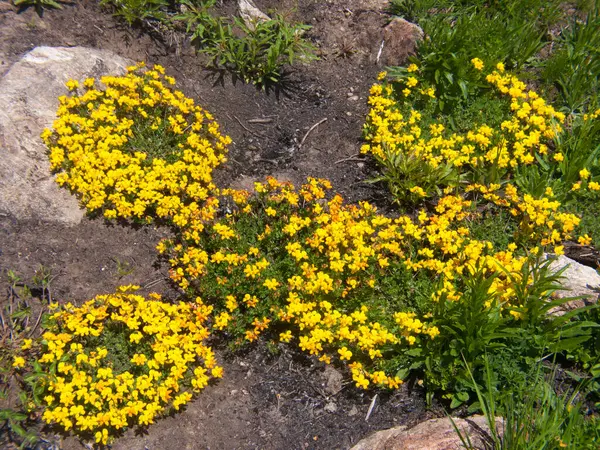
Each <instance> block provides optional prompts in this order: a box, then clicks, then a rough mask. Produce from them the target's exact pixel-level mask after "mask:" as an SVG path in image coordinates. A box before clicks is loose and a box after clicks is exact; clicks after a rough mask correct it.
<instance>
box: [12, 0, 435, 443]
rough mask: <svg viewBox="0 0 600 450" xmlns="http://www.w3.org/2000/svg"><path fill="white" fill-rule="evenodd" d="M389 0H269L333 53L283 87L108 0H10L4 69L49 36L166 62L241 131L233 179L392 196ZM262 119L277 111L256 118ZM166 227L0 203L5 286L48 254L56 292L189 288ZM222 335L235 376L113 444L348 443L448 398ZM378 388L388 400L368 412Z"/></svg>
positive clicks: (229, 177) (230, 130)
mask: <svg viewBox="0 0 600 450" xmlns="http://www.w3.org/2000/svg"><path fill="white" fill-rule="evenodd" d="M235 3H236V2H234V1H231V0H229V1H228V0H224V1H222V2H221V5H220V11H221V12H223V13H233V11H234V8H235ZM385 3H386V2H382V1H376V0H362V1H361V0H327V1H320V2H316V1H313V0H307V1H294V0H285V1H282V2H277V1H270V0H265V1H260V0H258V1H256V4H257V6H258V7H259V8H260V9H261V10H263V11H268V10H269V9H271V8H274V9H276V10H277V11H279V12H283V13H289V14H290V15H291V16H292V17H293V18H295V19H296V20H298V21H302V22H304V23H309V24H310V25H312V26H313V28H312V30H311V31H310V33H309V35H308V36H309V38H310V39H311V40H312V41H313V42H314V44H315V45H316V46H317V48H318V53H319V57H320V58H319V60H318V61H316V62H314V63H311V64H310V65H308V66H297V67H295V68H294V69H293V70H292V71H290V73H289V74H288V75H287V76H286V79H285V82H284V83H283V84H282V86H280V87H279V88H277V89H271V90H268V91H263V90H258V89H256V88H255V87H253V86H251V85H245V84H243V83H241V82H234V81H233V80H232V79H231V77H230V76H227V75H226V76H224V77H222V78H219V77H218V76H217V75H216V74H214V73H213V72H209V71H206V70H205V69H203V64H202V60H201V59H200V58H199V57H197V56H195V55H194V52H193V49H192V48H191V46H190V45H189V42H186V41H185V40H182V39H180V38H179V37H177V36H171V37H168V38H166V39H161V38H159V37H157V36H155V35H154V36H153V35H152V34H151V33H149V32H148V31H147V30H140V29H131V28H129V27H127V26H125V25H123V24H122V23H120V22H119V21H118V20H116V19H114V18H113V17H111V15H110V13H109V12H108V11H106V10H104V9H101V8H100V7H99V6H98V5H97V2H95V1H86V0H84V1H79V2H75V3H73V4H66V5H65V8H64V9H63V10H60V11H45V12H44V15H43V17H41V18H40V17H38V16H37V14H36V13H35V12H34V11H33V10H32V9H28V10H25V11H22V12H21V13H18V14H17V12H16V11H15V8H14V7H13V6H12V5H10V3H8V2H6V1H2V2H0V74H2V73H4V72H6V71H7V70H8V68H9V67H10V65H11V64H12V63H14V62H15V61H17V60H18V59H19V58H20V57H21V56H22V55H23V54H24V53H25V52H27V51H29V50H30V49H32V48H34V47H36V46H40V45H47V46H87V47H94V48H99V49H106V50H111V51H113V52H115V53H117V54H119V55H121V56H124V57H128V58H131V59H132V60H134V61H146V62H147V63H149V64H154V63H157V64H161V65H163V66H164V67H165V68H166V70H167V72H168V74H169V75H172V76H174V77H175V78H176V80H177V81H178V88H179V89H181V90H182V91H184V93H186V94H187V95H188V96H190V97H193V98H194V99H196V100H197V102H198V103H199V104H200V105H202V106H203V107H204V108H206V109H207V110H209V111H210V112H211V113H213V114H214V115H215V116H216V118H217V120H218V121H219V123H220V124H221V126H222V129H223V131H224V132H225V133H227V134H229V135H230V136H231V137H232V139H233V141H234V143H233V145H232V146H231V148H230V154H229V162H228V164H227V165H226V166H225V167H224V168H222V169H219V170H218V173H217V174H216V179H217V182H218V184H219V185H220V186H226V185H233V186H236V187H249V186H251V183H252V181H254V180H258V179H262V178H263V177H264V176H266V175H273V176H276V177H279V178H283V179H285V180H289V181H293V182H295V183H301V182H302V181H303V180H304V179H305V178H306V176H317V177H325V178H328V179H330V180H331V182H332V184H333V186H334V189H335V190H336V191H337V192H340V193H341V194H342V195H343V196H344V197H345V198H346V199H348V200H350V201H357V200H369V201H371V202H375V203H377V204H381V205H382V206H384V207H385V206H386V205H385V202H384V201H383V200H382V198H383V194H382V192H383V191H381V190H380V189H379V188H378V187H376V186H373V185H370V184H367V183H365V182H364V181H365V180H366V179H368V178H370V177H372V176H373V173H372V166H370V165H369V163H368V162H367V161H366V160H363V159H362V158H360V157H358V155H357V153H358V151H359V148H360V145H361V142H360V136H361V127H362V124H363V121H364V117H365V115H366V112H367V105H366V98H367V95H368V90H369V87H370V85H371V84H372V83H373V80H374V79H375V77H376V74H377V73H378V72H379V71H380V70H381V69H382V68H381V67H380V66H378V65H376V64H375V62H374V61H375V54H374V53H373V48H374V46H375V48H376V46H377V45H378V44H377V43H376V42H372V39H370V37H369V36H372V34H369V33H367V32H366V31H365V30H375V31H377V30H378V29H379V28H380V27H382V26H383V25H385V23H386V21H387V20H389V17H388V16H387V15H386V14H385V13H384V12H382V11H381V5H382V4H385ZM257 118H260V119H270V122H268V123H264V121H263V123H255V122H254V123H253V122H249V120H252V119H257ZM323 119H326V120H325V121H323ZM318 122H321V124H320V125H318V126H317V127H316V128H314V129H313V130H312V131H311V132H310V133H309V134H308V135H307V132H308V131H309V129H310V128H311V127H312V126H313V125H315V124H316V123H318ZM303 141H304V142H303ZM301 142H303V145H300V143H301ZM167 233H168V230H164V229H158V228H153V227H142V228H138V229H135V228H132V227H127V226H119V225H107V224H106V223H104V222H103V221H101V220H89V219H87V218H86V219H84V220H83V221H82V223H81V224H80V225H78V226H75V227H71V228H65V227H62V226H59V225H54V224H48V223H40V222H19V221H16V220H14V219H13V218H11V217H4V216H0V270H1V274H0V289H2V292H5V291H6V289H7V286H8V285H7V278H6V276H5V275H6V271H7V270H13V271H15V272H17V273H18V274H20V275H21V276H22V277H23V278H24V279H26V280H27V279H31V277H32V276H33V275H34V272H35V270H36V269H37V268H38V267H39V266H40V265H42V266H44V267H46V268H49V269H50V270H51V273H52V282H51V291H52V295H53V298H54V299H56V300H58V301H61V302H66V301H72V302H83V301H85V300H87V299H89V298H92V297H93V296H95V295H97V294H101V293H107V292H111V291H113V290H114V288H115V287H116V286H118V285H120V284H130V283H132V284H139V285H140V286H142V290H143V291H144V293H147V292H151V291H153V292H160V293H162V294H163V295H165V296H166V297H168V298H172V299H176V298H177V296H178V295H179V292H178V291H177V290H176V289H175V288H173V286H172V285H171V284H170V283H169V281H168V278H167V267H165V266H164V265H161V264H160V262H159V261H157V256H156V252H155V250H154V247H155V245H156V243H157V242H158V241H159V239H160V238H161V237H163V236H164V235H165V234H167ZM215 347H216V348H217V350H218V354H219V359H220V362H221V363H222V364H223V366H224V368H225V376H224V378H223V380H222V381H220V382H219V383H216V384H214V385H211V386H210V387H208V388H207V389H206V390H205V391H204V392H203V393H202V394H201V395H199V396H198V398H197V400H195V401H194V402H193V403H191V404H190V405H189V406H188V407H187V409H186V410H185V411H184V412H183V413H181V414H178V415H176V416H173V417H168V418H166V419H163V420H160V421H158V422H157V423H156V424H155V425H153V426H151V427H149V428H148V429H147V430H141V431H140V430H138V431H137V432H136V431H135V430H132V431H130V432H128V433H127V434H126V435H125V436H123V437H122V438H120V439H118V440H117V442H116V443H115V445H114V447H113V448H115V449H123V450H125V449H140V450H141V449H149V450H154V449H201V448H207V449H238V448H261V449H308V448H311V449H318V448H320V449H337V448H340V449H345V448H350V447H351V446H352V445H353V444H355V443H356V442H357V441H358V440H360V439H361V438H363V437H365V436H366V435H368V434H370V433H371V432H373V431H376V430H381V429H385V428H389V427H391V426H394V425H401V424H406V425H414V424H416V423H417V422H420V421H422V420H425V419H428V418H431V417H436V416H443V411H442V410H441V409H440V408H439V407H438V408H434V409H427V408H426V407H425V403H424V395H423V393H422V392H420V391H419V390H418V389H413V390H411V389H409V388H408V387H403V389H400V390H399V391H397V392H395V393H393V394H390V393H384V392H379V393H377V392H374V391H368V392H364V391H360V390H358V389H356V388H355V387H354V386H353V385H352V384H350V383H348V378H347V377H346V378H344V380H343V384H342V385H341V386H337V388H335V389H329V390H327V383H328V380H329V382H330V383H331V381H332V380H333V379H334V378H335V375H336V374H335V373H334V372H332V371H331V370H330V369H326V367H325V365H323V364H322V363H318V362H315V361H313V360H312V359H310V358H307V357H305V356H303V355H301V354H298V353H297V352H295V351H294V350H293V349H291V348H289V347H285V346H282V347H280V348H279V349H278V351H277V352H275V353H273V352H269V351H267V350H266V349H265V347H264V346H260V345H258V346H255V347H252V348H250V349H248V350H247V351H245V352H244V353H237V354H231V353H230V352H229V351H227V350H226V348H225V346H224V345H221V344H220V343H218V342H216V343H215ZM338 390H339V392H336V391H338ZM375 394H377V399H376V402H375V408H374V410H373V412H372V414H371V416H370V418H369V420H368V421H366V420H365V416H366V414H367V410H368V409H369V406H370V404H371V402H372V399H373V397H374V395H375ZM60 440H61V443H60V445H61V447H62V448H65V449H80V448H82V445H83V444H82V443H80V442H79V441H77V440H76V439H75V438H73V437H61V438H60ZM48 445H50V444H48ZM41 448H43V447H41ZM47 448H50V447H47Z"/></svg>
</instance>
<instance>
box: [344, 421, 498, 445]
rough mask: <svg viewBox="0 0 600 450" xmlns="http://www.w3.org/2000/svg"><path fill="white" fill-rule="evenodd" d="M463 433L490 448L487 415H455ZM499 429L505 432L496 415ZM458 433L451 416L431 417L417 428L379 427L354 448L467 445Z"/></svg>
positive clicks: (477, 443)
mask: <svg viewBox="0 0 600 450" xmlns="http://www.w3.org/2000/svg"><path fill="white" fill-rule="evenodd" d="M453 420H454V423H455V425H456V427H457V428H458V429H459V430H460V431H461V433H462V435H463V437H466V436H467V435H468V436H469V439H470V440H471V443H472V444H473V448H475V449H480V448H481V449H483V448H487V447H486V446H485V442H486V441H487V439H488V438H489V431H490V429H489V427H488V423H487V420H486V418H485V417H484V416H472V417H470V418H468V419H458V418H454V419H453ZM496 429H497V430H498V431H499V432H500V433H501V432H502V419H501V418H497V419H496ZM464 448H465V447H464V445H463V444H462V442H461V440H460V437H459V435H458V433H457V432H456V430H455V428H454V425H453V424H452V421H451V420H450V419H449V418H447V417H446V418H443V419H431V420H428V421H426V422H422V423H420V424H418V425H417V426H415V427H413V428H409V429H407V428H406V427H405V426H399V427H395V428H390V429H389V430H383V431H378V432H377V433H374V434H372V435H371V436H369V437H367V438H365V439H363V440H361V441H360V442H359V443H358V444H356V445H355V446H354V447H352V449H351V450H458V449H464Z"/></svg>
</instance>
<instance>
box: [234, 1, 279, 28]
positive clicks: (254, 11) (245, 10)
mask: <svg viewBox="0 0 600 450" xmlns="http://www.w3.org/2000/svg"><path fill="white" fill-rule="evenodd" d="M238 9H239V12H240V16H241V18H242V19H243V21H244V23H245V24H246V26H247V27H248V28H250V29H251V30H254V27H255V26H256V24H257V23H259V22H266V21H267V20H271V18H270V17H269V16H267V15H266V14H265V13H264V12H262V11H261V10H260V9H258V8H257V7H256V5H255V4H254V2H253V1H252V0H238Z"/></svg>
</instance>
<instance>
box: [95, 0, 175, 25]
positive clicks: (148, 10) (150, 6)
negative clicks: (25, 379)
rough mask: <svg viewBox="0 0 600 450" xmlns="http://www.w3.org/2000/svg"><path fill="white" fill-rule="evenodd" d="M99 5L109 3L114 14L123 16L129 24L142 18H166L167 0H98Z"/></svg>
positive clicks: (160, 19) (161, 19)
mask: <svg viewBox="0 0 600 450" xmlns="http://www.w3.org/2000/svg"><path fill="white" fill-rule="evenodd" d="M100 4H101V5H111V6H112V7H113V8H114V10H115V16H117V17H121V18H123V19H124V20H125V21H126V22H127V23H128V24H129V25H134V24H140V23H141V22H143V21H144V20H148V19H152V20H159V21H163V20H166V19H167V9H168V7H169V5H170V2H169V1H168V0H100Z"/></svg>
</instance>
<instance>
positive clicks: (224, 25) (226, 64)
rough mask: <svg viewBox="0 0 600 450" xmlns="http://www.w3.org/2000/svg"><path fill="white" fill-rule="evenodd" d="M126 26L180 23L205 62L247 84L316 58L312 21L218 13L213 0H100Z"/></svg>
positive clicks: (265, 81) (276, 77)
mask: <svg viewBox="0 0 600 450" xmlns="http://www.w3.org/2000/svg"><path fill="white" fill-rule="evenodd" d="M102 3H103V4H110V5H111V6H112V7H113V8H114V10H115V15H118V16H121V17H123V18H124V19H125V20H126V21H127V22H128V23H129V24H130V25H133V24H136V23H137V24H139V23H143V21H145V20H149V19H151V20H155V21H157V22H159V23H160V24H162V25H163V26H165V27H166V28H167V29H177V27H178V26H181V25H183V27H184V29H185V32H186V33H187V34H189V36H190V37H191V39H192V42H193V43H194V45H195V47H196V50H197V52H198V53H200V54H203V55H205V56H206V57H207V58H208V66H209V67H210V68H213V69H217V70H222V71H229V72H230V73H232V74H233V75H234V76H235V77H237V78H239V79H241V80H242V81H244V82H245V83H252V84H255V85H257V86H259V87H262V88H266V87H267V86H268V85H271V84H274V83H278V82H280V81H281V80H282V77H283V70H284V67H285V66H288V65H292V64H294V63H295V62H296V61H301V62H310V61H312V60H314V59H316V56H315V48H314V47H313V46H312V45H311V44H310V43H309V42H308V41H307V40H306V39H305V37H304V35H305V32H306V31H307V30H309V29H310V26H308V25H303V24H293V23H290V22H289V21H288V20H287V19H286V18H284V17H283V16H282V15H280V14H275V15H274V16H273V18H272V19H270V20H265V21H263V20H257V21H255V22H254V23H246V22H245V21H244V20H242V19H240V18H238V17H235V18H233V19H229V18H227V17H223V16H218V15H216V14H215V13H214V11H213V9H214V6H215V3H216V0H206V1H198V0H181V1H178V2H168V1H164V0H103V2H102Z"/></svg>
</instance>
